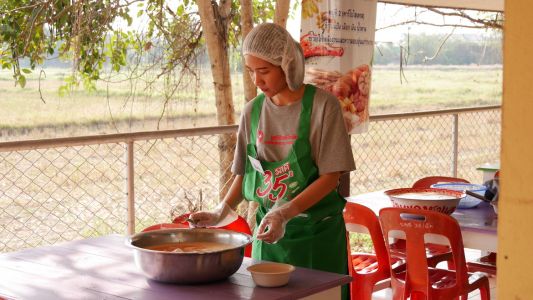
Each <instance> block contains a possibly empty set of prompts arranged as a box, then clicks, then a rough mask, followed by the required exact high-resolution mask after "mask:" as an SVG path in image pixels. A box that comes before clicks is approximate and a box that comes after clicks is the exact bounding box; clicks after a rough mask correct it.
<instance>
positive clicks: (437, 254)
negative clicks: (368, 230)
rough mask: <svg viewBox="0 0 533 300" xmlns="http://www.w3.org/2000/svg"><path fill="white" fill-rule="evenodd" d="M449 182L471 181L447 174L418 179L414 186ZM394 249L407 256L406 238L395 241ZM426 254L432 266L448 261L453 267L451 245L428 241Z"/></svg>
mask: <svg viewBox="0 0 533 300" xmlns="http://www.w3.org/2000/svg"><path fill="white" fill-rule="evenodd" d="M449 182H462V183H470V182H469V181H468V180H466V179H462V178H457V177H447V176H428V177H424V178H421V179H419V180H417V181H416V182H415V183H413V186H412V187H413V188H430V187H431V185H433V184H436V183H449ZM393 246H394V247H395V249H394V251H396V254H397V255H400V256H405V240H399V241H398V242H396V243H394V244H393ZM426 256H427V258H428V265H429V266H430V267H435V266H437V264H438V263H440V262H442V261H447V263H448V268H449V269H453V268H454V267H453V260H452V253H451V252H450V247H448V246H444V245H438V244H432V243H428V244H426Z"/></svg>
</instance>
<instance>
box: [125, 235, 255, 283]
mask: <svg viewBox="0 0 533 300" xmlns="http://www.w3.org/2000/svg"><path fill="white" fill-rule="evenodd" d="M193 241H194V242H219V243H224V244H230V245H234V247H232V248H230V249H226V250H221V251H213V252H205V253H195V252H192V253H190V252H189V253H187V252H185V253H174V252H162V251H154V250H149V249H145V247H148V246H155V245H161V244H164V243H177V242H193ZM251 242H252V238H251V237H250V236H249V235H247V234H244V233H240V232H234V231H230V230H222V229H206V228H176V229H163V230H154V231H148V232H141V233H138V234H135V235H133V236H131V237H129V238H128V240H127V244H128V245H129V246H131V247H132V248H133V250H134V254H135V263H136V264H137V266H138V267H139V268H140V269H141V270H142V272H143V273H144V274H145V275H146V276H147V277H148V278H150V279H153V280H157V281H162V282H169V283H181V284H191V283H202V282H211V281H216V280H221V279H224V278H227V277H229V276H231V275H232V274H233V273H235V272H236V271H237V270H238V269H239V267H240V266H241V264H242V260H243V257H244V248H245V247H246V245H248V244H250V243H251Z"/></svg>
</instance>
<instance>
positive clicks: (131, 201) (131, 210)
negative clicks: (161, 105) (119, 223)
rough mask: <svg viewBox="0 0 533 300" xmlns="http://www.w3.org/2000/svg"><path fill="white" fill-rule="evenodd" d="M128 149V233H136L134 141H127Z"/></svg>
mask: <svg viewBox="0 0 533 300" xmlns="http://www.w3.org/2000/svg"><path fill="white" fill-rule="evenodd" d="M126 147H127V149H126V150H127V151H126V153H127V154H126V155H127V157H126V178H127V195H128V234H134V233H135V193H134V192H135V189H134V182H133V180H134V178H133V177H134V174H135V173H134V163H133V141H128V142H127V146H126Z"/></svg>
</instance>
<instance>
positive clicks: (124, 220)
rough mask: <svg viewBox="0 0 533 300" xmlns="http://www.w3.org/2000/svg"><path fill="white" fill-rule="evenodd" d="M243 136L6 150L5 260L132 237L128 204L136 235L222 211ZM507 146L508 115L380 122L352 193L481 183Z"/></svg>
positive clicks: (0, 170)
mask: <svg viewBox="0 0 533 300" xmlns="http://www.w3.org/2000/svg"><path fill="white" fill-rule="evenodd" d="M235 131H236V126H225V127H213V128H211V129H209V130H203V129H187V130H174V131H166V132H153V133H151V134H149V135H142V134H121V135H116V136H114V137H107V138H102V136H94V137H82V138H72V139H61V141H58V140H57V139H56V140H41V142H40V143H31V142H29V143H26V142H7V143H0V225H1V227H0V251H2V252H7V251H14V250H19V249H23V248H29V247H37V246H41V245H48V244H54V243H58V242H61V241H69V240H75V239H82V238H87V237H93V236H101V235H105V234H110V233H119V234H126V233H127V228H128V214H129V213H130V212H129V211H128V205H129V204H128V198H129V197H128V196H132V197H131V198H133V199H134V212H133V213H134V219H133V220H130V221H133V222H134V223H135V231H140V230H142V228H144V227H147V226H149V225H152V224H156V223H165V222H167V223H168V222H171V221H172V219H173V218H174V217H175V216H178V215H180V214H183V213H186V212H190V211H194V210H198V209H202V208H204V209H209V208H212V207H213V206H214V205H215V204H216V203H217V202H218V201H219V197H220V191H221V190H223V189H225V188H227V184H228V183H229V180H226V179H225V180H224V181H220V178H221V175H222V174H224V173H225V172H226V171H227V168H229V166H230V163H231V162H230V161H227V160H221V156H219V148H220V147H221V146H220V140H221V137H223V136H225V135H228V134H234V133H235ZM132 141H133V162H134V163H133V166H128V163H127V162H128V158H127V156H126V155H127V153H128V151H127V144H128V143H131V142H132ZM499 143H500V109H499V107H490V108H477V109H471V110H468V109H466V110H454V111H446V112H433V113H426V114H424V113H417V114H407V115H405V114H404V115H401V116H379V117H373V119H372V122H371V123H370V128H369V131H368V132H367V133H363V134H359V135H354V136H352V148H353V153H354V157H355V160H356V164H357V170H356V171H354V172H352V173H351V178H350V193H351V194H358V193H363V192H368V191H372V190H378V189H386V188H393V187H403V186H410V185H411V184H412V183H413V182H414V181H415V180H416V179H417V178H420V177H424V176H429V175H454V173H456V174H457V176H458V177H462V178H465V179H468V180H470V181H471V182H480V181H481V179H482V174H481V172H480V171H477V170H476V167H477V166H479V165H480V164H482V163H485V162H494V161H498V160H499V149H500V146H499V145H500V144H499ZM456 151H457V153H455V152H456ZM455 157H457V160H455V159H454V158H455ZM221 166H222V167H221ZM128 167H133V171H134V173H133V174H134V177H133V184H134V194H133V195H128V186H127V184H128V178H127V177H128V175H127V174H128ZM240 213H241V214H245V213H246V208H244V209H241V210H240Z"/></svg>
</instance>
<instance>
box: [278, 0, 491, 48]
mask: <svg viewBox="0 0 533 300" xmlns="http://www.w3.org/2000/svg"><path fill="white" fill-rule="evenodd" d="M422 10H424V9H423V8H415V7H407V6H403V5H395V4H387V3H378V7H377V13H376V29H379V28H382V27H385V26H388V25H392V24H397V23H399V22H402V21H405V20H410V19H412V18H413V16H414V15H415V14H417V15H418V18H419V19H421V20H424V21H426V22H431V23H441V22H442V21H443V18H442V16H440V15H437V14H434V13H425V14H422V15H420V14H419V13H420V12H421V11H422ZM300 15H301V13H300V11H297V12H296V13H295V16H294V18H292V19H289V20H288V21H287V29H288V30H289V31H290V32H291V35H292V36H293V37H294V38H295V39H299V36H300ZM446 22H447V23H454V24H460V23H461V24H465V21H464V20H461V19H459V18H451V17H446ZM451 31H452V29H451V28H450V27H436V26H428V25H418V24H411V25H403V26H396V27H392V28H388V29H381V30H377V31H376V36H375V41H376V42H398V41H399V40H400V39H401V38H402V36H404V34H406V33H407V32H410V33H411V34H416V33H423V32H425V33H431V34H439V33H442V34H447V33H450V32H451ZM483 32H484V31H483V30H481V29H469V28H460V27H458V28H456V29H455V31H454V34H481V33H483Z"/></svg>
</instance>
